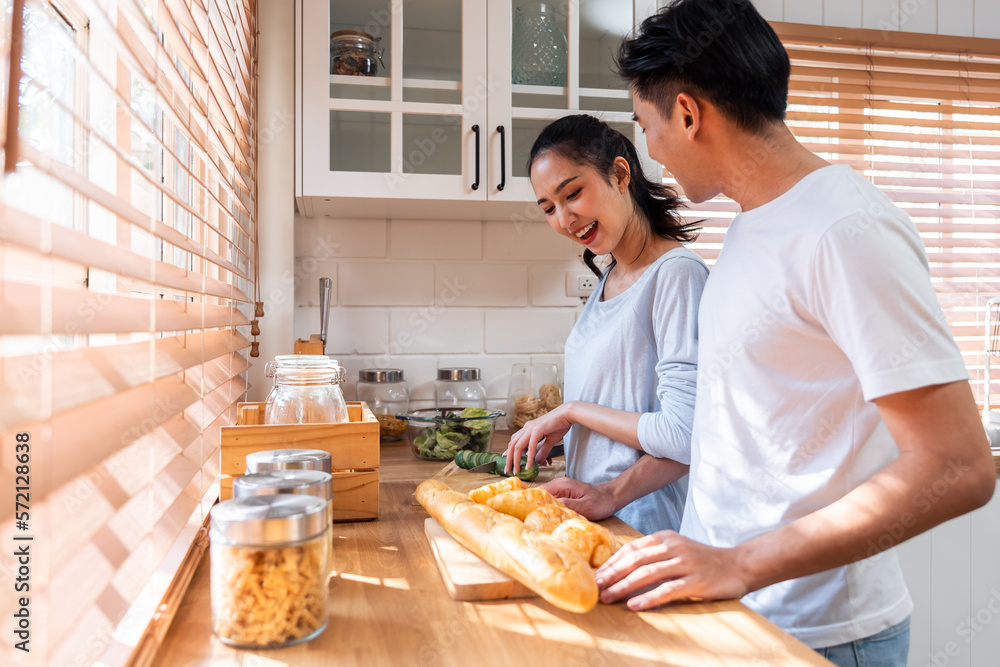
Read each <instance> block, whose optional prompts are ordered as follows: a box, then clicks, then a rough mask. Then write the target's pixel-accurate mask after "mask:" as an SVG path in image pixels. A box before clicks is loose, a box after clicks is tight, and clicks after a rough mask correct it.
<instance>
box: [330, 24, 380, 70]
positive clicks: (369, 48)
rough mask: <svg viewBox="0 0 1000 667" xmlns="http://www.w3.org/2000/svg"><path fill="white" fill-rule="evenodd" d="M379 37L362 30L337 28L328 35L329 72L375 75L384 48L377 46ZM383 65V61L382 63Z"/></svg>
mask: <svg viewBox="0 0 1000 667" xmlns="http://www.w3.org/2000/svg"><path fill="white" fill-rule="evenodd" d="M380 39H381V38H380V37H379V38H376V37H372V36H371V35H369V34H368V33H367V32H364V31H362V30H338V31H336V32H334V33H332V34H331V35H330V74H344V75H347V76H375V74H376V73H377V72H378V63H380V62H382V54H383V53H384V52H385V49H379V48H378V42H379V40H380ZM382 67H385V63H382Z"/></svg>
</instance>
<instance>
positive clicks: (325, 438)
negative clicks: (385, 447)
mask: <svg viewBox="0 0 1000 667" xmlns="http://www.w3.org/2000/svg"><path fill="white" fill-rule="evenodd" d="M347 413H348V418H349V419H350V421H348V422H346V423H343V424H271V425H265V424H264V404H263V403H240V404H239V405H238V406H237V420H236V426H223V427H222V429H221V437H222V466H221V469H220V473H221V474H220V478H219V482H220V484H219V487H220V488H219V498H220V499H222V500H228V499H229V498H232V497H233V478H234V477H239V476H240V475H243V474H245V473H246V457H247V454H251V453H253V452H260V451H265V450H269V449H321V450H323V451H325V452H329V454H330V463H331V467H332V468H333V470H332V472H331V474H332V475H333V520H334V521H365V520H370V519H376V518H378V496H379V494H378V467H379V438H378V420H377V419H376V418H375V415H373V414H372V412H371V410H369V409H368V406H367V405H366V404H365V403H363V402H349V403H348V404H347Z"/></svg>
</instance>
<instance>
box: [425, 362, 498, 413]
mask: <svg viewBox="0 0 1000 667" xmlns="http://www.w3.org/2000/svg"><path fill="white" fill-rule="evenodd" d="M434 400H435V406H436V407H438V408H483V409H484V410H485V409H486V385H485V384H483V381H482V380H480V379H479V369H478V368H457V367H456V368H439V369H438V372H437V380H435V381H434Z"/></svg>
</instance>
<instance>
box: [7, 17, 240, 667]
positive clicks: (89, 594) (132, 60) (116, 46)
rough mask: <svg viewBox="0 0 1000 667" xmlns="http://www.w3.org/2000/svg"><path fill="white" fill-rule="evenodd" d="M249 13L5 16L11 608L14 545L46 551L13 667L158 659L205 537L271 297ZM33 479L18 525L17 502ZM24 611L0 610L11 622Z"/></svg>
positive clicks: (37, 564) (12, 602) (38, 558)
mask: <svg viewBox="0 0 1000 667" xmlns="http://www.w3.org/2000/svg"><path fill="white" fill-rule="evenodd" d="M254 17H255V2H254V0H161V1H159V2H146V1H145V0H118V1H117V2H100V1H97V0H15V1H14V2H13V3H4V9H3V10H2V14H0V22H2V24H0V40H2V43H0V56H2V57H3V59H4V60H3V64H4V65H5V66H4V68H3V70H2V71H3V76H2V78H3V84H2V86H3V87H2V90H0V96H2V99H0V113H2V114H3V116H2V117H0V131H2V132H3V151H4V153H3V159H4V166H5V171H6V172H7V173H6V175H5V176H4V178H3V180H2V181H0V381H2V389H0V438H2V445H3V446H2V457H3V458H2V461H0V479H2V484H0V488H3V489H4V490H5V493H9V495H10V497H9V498H4V502H3V503H2V504H0V507H2V509H0V539H2V541H3V545H4V546H3V548H2V549H0V553H2V554H3V556H2V559H0V578H2V579H3V581H2V583H0V587H2V588H3V590H5V591H7V592H8V593H9V592H10V591H12V590H14V584H15V577H16V576H17V574H18V563H17V562H16V561H15V560H13V558H12V553H13V550H12V548H8V547H10V545H12V544H15V542H14V538H15V537H17V536H20V537H25V536H31V537H33V541H31V542H27V541H22V542H18V544H31V545H32V546H31V549H32V560H31V574H30V591H29V592H26V593H25V595H28V596H29V597H30V615H31V621H30V649H31V653H30V654H24V653H23V652H21V651H18V650H17V649H16V648H14V647H12V645H11V642H10V641H5V642H3V644H2V646H3V649H2V651H3V653H4V654H3V655H0V663H2V664H22V662H23V660H24V659H25V657H30V659H31V661H32V664H59V665H69V664H72V665H91V664H101V665H122V664H144V663H146V662H148V661H149V659H150V656H151V654H152V650H153V648H155V643H156V641H157V638H158V637H159V636H162V633H163V632H164V631H165V628H164V627H163V626H164V625H165V622H168V621H169V618H164V617H163V616H164V613H165V611H166V612H169V609H168V608H167V607H168V606H169V605H167V606H164V605H162V602H163V600H164V597H165V596H166V595H168V594H169V593H170V592H171V590H172V584H174V585H176V582H177V580H178V579H179V578H183V577H184V576H185V572H184V570H183V568H182V564H183V563H184V562H185V559H186V558H188V560H190V558H189V555H190V551H191V549H192V545H193V544H202V543H203V542H204V540H203V538H202V537H201V535H202V532H203V524H204V520H205V517H206V516H207V512H208V510H209V508H210V507H211V504H212V503H213V501H214V500H215V498H216V497H217V494H218V488H217V484H216V475H217V473H218V465H219V457H218V446H219V427H220V426H221V425H224V424H229V423H232V422H233V421H234V414H235V409H236V403H237V401H239V400H241V399H242V397H243V396H244V395H245V393H246V390H247V381H246V378H245V375H246V373H245V372H246V370H247V368H248V359H247V350H248V348H249V347H250V342H249V340H248V338H249V335H250V334H249V329H250V318H252V317H253V308H254V301H255V300H257V299H256V298H255V289H256V281H255V279H254V275H255V273H256V263H255V261H254V256H255V253H256V246H255V235H256V229H255V227H256V165H255V155H256V130H255V127H256V102H255V99H256V63H255V49H256V27H255V18H254ZM7 72H10V73H11V76H8V75H7ZM7 121H10V122H7ZM19 434H20V435H19ZM25 434H26V435H25ZM25 439H27V440H28V444H29V449H28V451H29V453H30V456H29V463H28V464H27V465H28V468H21V469H20V471H19V469H18V468H17V465H19V462H18V461H16V460H15V456H16V455H17V454H18V453H19V452H20V453H23V451H24V450H23V449H21V450H19V449H18V448H17V445H18V444H21V443H23V440H25ZM25 470H28V471H29V472H30V474H29V475H27V476H26V477H27V478H28V481H29V482H30V484H29V485H30V502H28V503H27V505H28V510H27V511H28V516H27V519H26V521H25V526H26V527H22V525H21V524H19V523H18V522H19V521H20V520H22V519H21V517H20V516H19V515H18V514H16V513H15V505H14V500H15V499H14V497H13V491H9V492H8V491H7V490H8V489H11V490H12V489H14V487H15V486H16V485H22V486H23V485H24V484H23V482H24V481H25V480H24V479H23V478H22V479H20V480H18V478H17V475H18V473H19V472H24V471H25ZM23 477H25V476H23ZM17 511H18V512H20V511H22V510H21V508H17ZM188 574H189V573H188ZM17 605H18V602H17V600H16V599H15V598H13V596H11V595H9V594H7V595H3V596H0V614H2V615H3V616H4V618H7V619H10V618H12V616H11V614H13V613H14V612H15V611H16V610H17ZM9 625H10V624H9V623H8V626H9ZM8 632H9V630H8ZM36 661H37V662H36Z"/></svg>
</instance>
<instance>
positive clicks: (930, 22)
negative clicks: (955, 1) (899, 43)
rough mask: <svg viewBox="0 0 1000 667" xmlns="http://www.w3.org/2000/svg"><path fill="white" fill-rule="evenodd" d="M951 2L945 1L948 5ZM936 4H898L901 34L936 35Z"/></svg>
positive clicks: (916, 2) (916, 0) (912, 2)
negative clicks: (919, 33)
mask: <svg viewBox="0 0 1000 667" xmlns="http://www.w3.org/2000/svg"><path fill="white" fill-rule="evenodd" d="M950 2H951V0H946V3H950ZM937 5H938V3H937V2H919V1H918V0H910V1H909V2H906V1H905V0H904V2H901V3H899V9H900V12H901V14H902V15H901V18H900V30H902V31H903V32H922V33H927V34H930V35H933V34H936V33H937V29H938V26H937Z"/></svg>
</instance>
